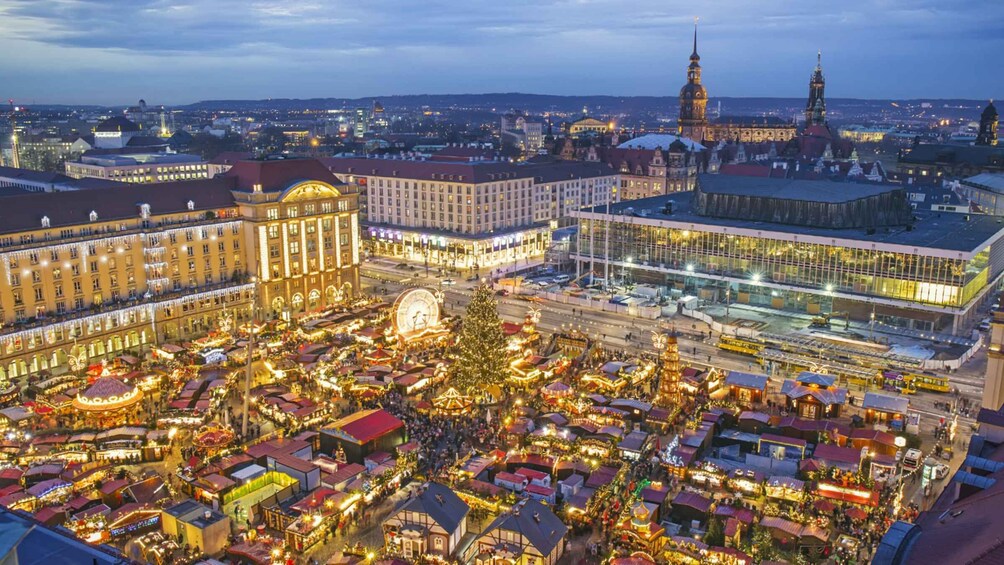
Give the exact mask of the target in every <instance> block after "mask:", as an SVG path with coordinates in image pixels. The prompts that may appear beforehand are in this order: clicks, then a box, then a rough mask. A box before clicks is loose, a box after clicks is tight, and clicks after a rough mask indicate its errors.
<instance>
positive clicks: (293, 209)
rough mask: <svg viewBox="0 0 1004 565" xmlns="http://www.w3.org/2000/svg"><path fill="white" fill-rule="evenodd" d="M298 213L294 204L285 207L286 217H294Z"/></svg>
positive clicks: (298, 210)
mask: <svg viewBox="0 0 1004 565" xmlns="http://www.w3.org/2000/svg"><path fill="white" fill-rule="evenodd" d="M299 215H300V209H299V208H297V207H296V206H289V207H287V208H286V217H287V218H295V217H297V216H299Z"/></svg>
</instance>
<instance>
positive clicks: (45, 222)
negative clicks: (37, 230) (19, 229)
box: [42, 216, 49, 228]
mask: <svg viewBox="0 0 1004 565" xmlns="http://www.w3.org/2000/svg"><path fill="white" fill-rule="evenodd" d="M42 227H43V228H47V227H49V216H42Z"/></svg>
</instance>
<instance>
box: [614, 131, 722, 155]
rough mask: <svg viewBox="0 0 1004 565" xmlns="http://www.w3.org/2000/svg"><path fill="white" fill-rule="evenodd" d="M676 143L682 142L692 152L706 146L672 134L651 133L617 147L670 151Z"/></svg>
mask: <svg viewBox="0 0 1004 565" xmlns="http://www.w3.org/2000/svg"><path fill="white" fill-rule="evenodd" d="M674 141H680V142H681V143H683V144H684V145H686V146H687V149H689V150H690V151H701V150H703V149H704V146H703V145H701V144H700V143H698V142H696V141H694V140H693V139H690V138H689V137H681V136H679V135H673V134H671V133H650V134H646V135H641V136H638V137H636V138H634V139H629V140H627V141H625V142H624V143H621V144H620V145H618V146H617V148H618V149H669V146H670V145H672V144H673V142H674Z"/></svg>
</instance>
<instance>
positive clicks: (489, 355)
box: [450, 285, 508, 396]
mask: <svg viewBox="0 0 1004 565" xmlns="http://www.w3.org/2000/svg"><path fill="white" fill-rule="evenodd" d="M496 307H497V303H496V302H495V296H494V295H493V294H492V290H491V288H490V287H488V286H486V285H482V286H479V287H477V288H476V289H475V290H474V297H473V298H472V299H471V302H470V304H468V305H467V312H466V313H464V319H463V325H462V327H461V329H460V336H459V339H458V341H457V345H456V349H455V351H454V355H455V361H454V363H453V365H452V367H451V373H452V374H451V380H450V384H451V385H452V386H454V387H456V388H457V390H460V391H461V392H464V393H467V394H470V395H471V396H481V395H483V394H484V393H485V392H486V391H487V389H488V387H490V386H492V385H501V384H502V382H503V381H504V380H505V378H506V376H507V375H508V367H507V364H508V356H507V354H506V345H507V343H506V338H505V334H504V333H503V332H502V320H501V319H500V318H499V313H498V310H497V309H496Z"/></svg>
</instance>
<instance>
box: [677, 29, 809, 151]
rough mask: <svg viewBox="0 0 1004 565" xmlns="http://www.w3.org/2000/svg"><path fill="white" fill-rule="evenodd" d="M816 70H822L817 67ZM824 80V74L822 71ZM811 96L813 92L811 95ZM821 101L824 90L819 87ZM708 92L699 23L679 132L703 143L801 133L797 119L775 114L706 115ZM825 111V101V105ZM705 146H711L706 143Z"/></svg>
mask: <svg viewBox="0 0 1004 565" xmlns="http://www.w3.org/2000/svg"><path fill="white" fill-rule="evenodd" d="M817 72H819V73H821V72H822V71H821V70H820V69H819V68H818V66H817ZM819 78H820V80H822V74H819ZM810 97H811V94H810ZM819 99H820V100H822V89H821V88H820V90H819ZM707 105H708V91H707V88H706V87H705V86H704V85H703V84H702V83H701V57H700V55H698V54H697V26H696V25H695V26H694V50H693V52H692V53H691V54H690V65H689V66H688V67H687V84H685V85H683V88H681V89H680V115H679V118H678V119H677V132H678V133H679V134H680V135H681V136H683V137H688V138H690V139H693V140H695V141H700V142H710V141H736V142H744V143H750V142H761V141H789V140H791V139H794V138H795V136H796V134H797V133H798V131H797V128H796V126H795V123H794V122H791V121H787V120H783V119H781V118H778V117H776V116H764V117H761V116H729V117H721V118H718V119H717V120H715V121H714V122H709V121H708V118H707V112H706V110H707ZM823 108H824V111H825V104H824V105H823ZM705 145H708V144H707V143H705Z"/></svg>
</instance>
